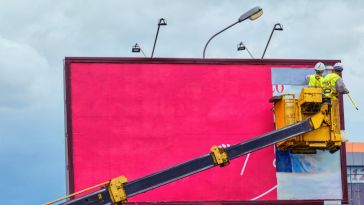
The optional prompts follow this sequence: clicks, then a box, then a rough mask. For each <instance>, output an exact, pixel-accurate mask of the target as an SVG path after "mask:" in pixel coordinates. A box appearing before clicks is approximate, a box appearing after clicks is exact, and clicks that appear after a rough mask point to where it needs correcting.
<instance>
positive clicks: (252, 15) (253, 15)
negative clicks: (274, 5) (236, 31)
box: [203, 6, 263, 58]
mask: <svg viewBox="0 0 364 205" xmlns="http://www.w3.org/2000/svg"><path fill="white" fill-rule="evenodd" d="M262 14H263V9H262V8H260V7H259V6H257V7H254V8H252V9H250V10H249V11H247V12H245V13H244V14H243V15H241V16H240V18H239V19H238V20H237V21H236V22H234V23H233V24H231V25H230V26H228V27H226V28H224V29H223V30H221V31H219V32H217V33H216V34H215V35H213V36H212V37H211V38H210V39H209V40H208V41H207V43H206V44H205V48H204V49H203V58H205V53H206V48H207V45H208V44H209V43H210V41H211V40H212V39H213V38H215V37H216V36H217V35H219V34H220V33H222V32H224V31H226V30H227V29H229V28H231V27H233V26H235V25H236V24H238V23H240V22H243V21H245V20H246V19H250V20H252V21H254V20H255V19H257V18H259V17H260V16H261V15H262Z"/></svg>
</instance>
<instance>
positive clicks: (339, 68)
mask: <svg viewBox="0 0 364 205" xmlns="http://www.w3.org/2000/svg"><path fill="white" fill-rule="evenodd" d="M334 70H337V71H343V70H344V66H343V64H342V63H335V65H334Z"/></svg>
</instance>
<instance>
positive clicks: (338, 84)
mask: <svg viewBox="0 0 364 205" xmlns="http://www.w3.org/2000/svg"><path fill="white" fill-rule="evenodd" d="M336 91H337V92H338V93H340V94H348V93H349V90H348V89H347V88H346V86H345V84H344V81H343V79H342V78H339V79H338V80H337V81H336Z"/></svg>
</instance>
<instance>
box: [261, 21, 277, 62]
mask: <svg viewBox="0 0 364 205" xmlns="http://www.w3.org/2000/svg"><path fill="white" fill-rule="evenodd" d="M274 30H275V29H274V27H273V30H272V33H270V36H269V39H268V42H267V45H265V49H264V52H263V55H262V59H263V58H264V55H265V52H266V51H267V48H268V45H269V42H270V39H271V38H272V36H273V33H274Z"/></svg>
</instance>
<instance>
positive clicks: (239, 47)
mask: <svg viewBox="0 0 364 205" xmlns="http://www.w3.org/2000/svg"><path fill="white" fill-rule="evenodd" d="M237 50H238V51H243V50H246V51H248V53H249V55H250V57H251V58H254V56H253V55H252V53H250V51H249V49H248V47H246V46H245V45H244V43H243V42H240V43H239V44H238V49H237Z"/></svg>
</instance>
